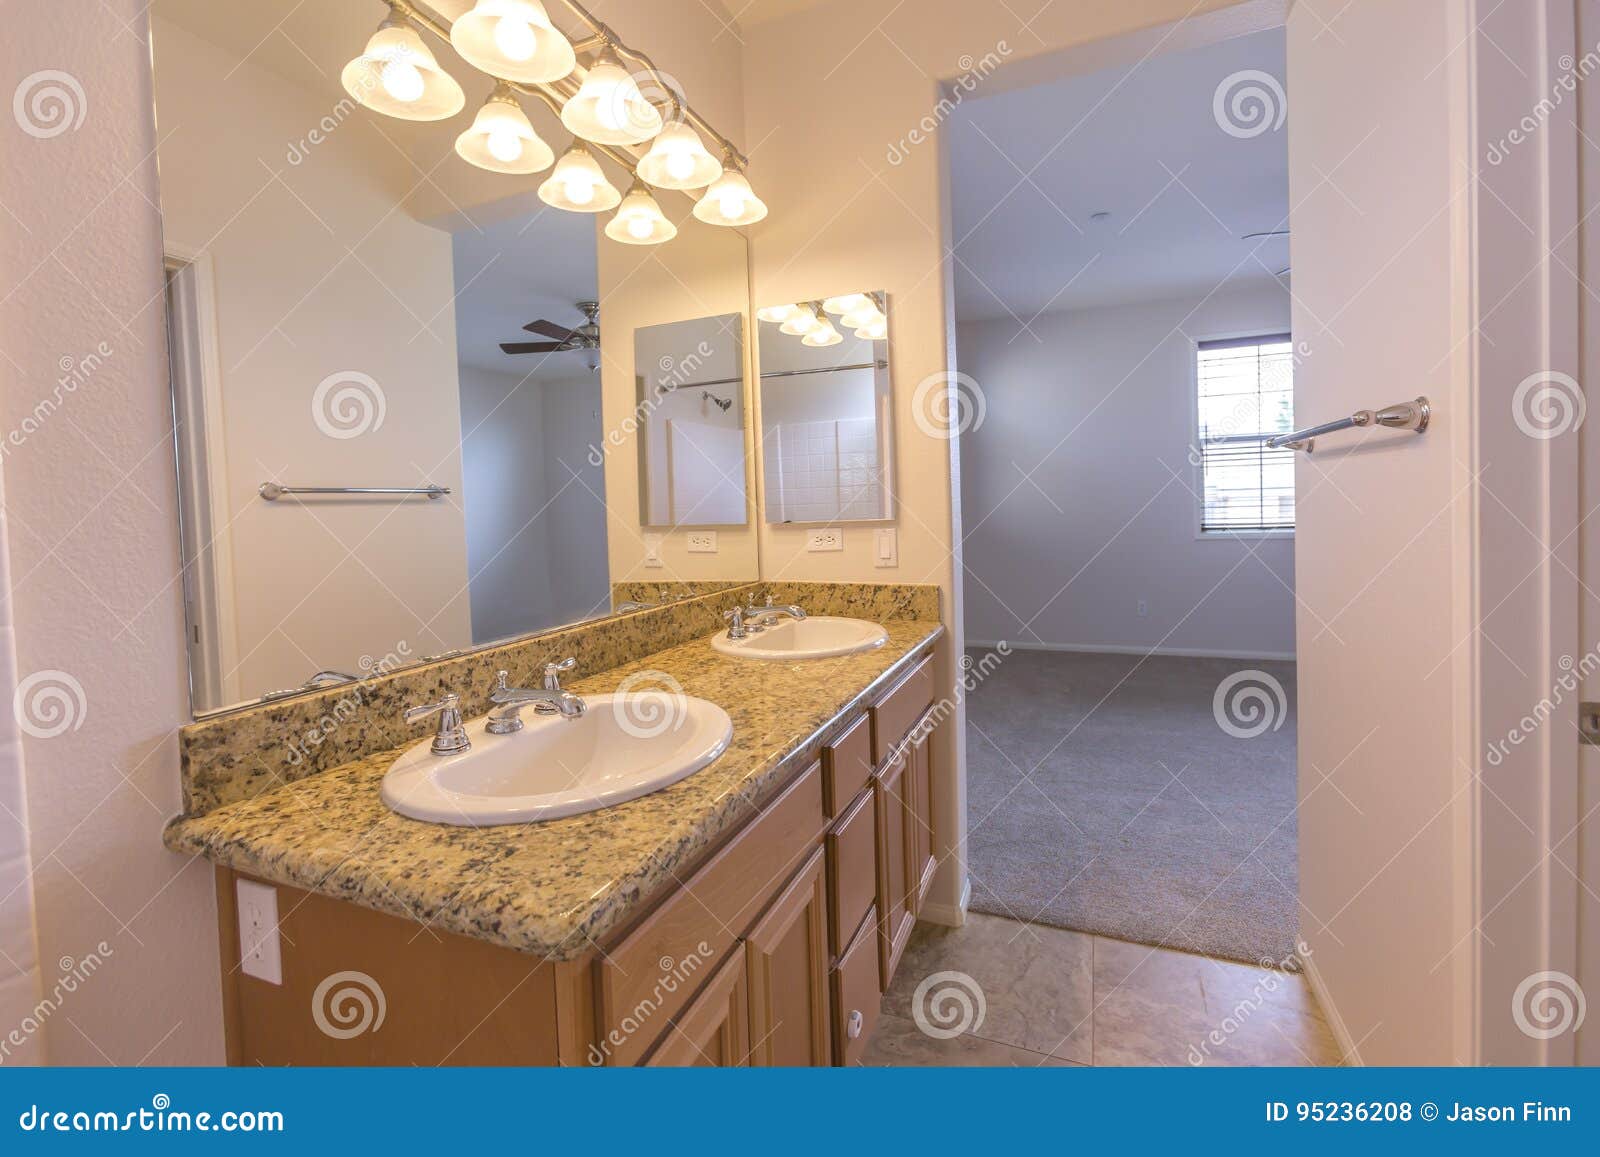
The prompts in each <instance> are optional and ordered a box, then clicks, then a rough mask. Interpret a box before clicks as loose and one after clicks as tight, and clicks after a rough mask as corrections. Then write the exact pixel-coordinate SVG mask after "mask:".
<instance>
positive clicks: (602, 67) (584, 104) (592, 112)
mask: <svg viewBox="0 0 1600 1157" xmlns="http://www.w3.org/2000/svg"><path fill="white" fill-rule="evenodd" d="M561 123H562V124H564V125H566V126H567V128H568V129H569V130H571V132H572V134H573V135H574V136H579V137H582V138H583V139H584V140H586V141H593V142H594V143H595V144H597V145H637V144H640V143H642V142H644V141H648V140H649V139H650V138H651V137H653V136H655V135H656V134H657V133H659V132H660V131H661V114H660V113H659V112H657V111H656V107H655V105H653V104H651V103H650V102H649V101H647V100H645V98H644V94H643V93H642V92H640V91H639V85H638V84H637V83H636V82H635V81H634V79H633V77H631V76H629V75H628V74H627V73H626V72H624V71H623V69H622V66H621V65H620V64H618V63H617V62H616V60H615V59H613V58H611V57H606V56H602V57H601V58H600V59H599V60H597V61H595V64H594V67H593V68H591V69H590V70H589V75H587V76H585V77H584V78H583V84H582V85H580V86H579V88H578V91H577V92H575V93H573V95H572V98H571V99H570V100H568V101H567V103H566V104H565V105H563V106H562V107H561Z"/></svg>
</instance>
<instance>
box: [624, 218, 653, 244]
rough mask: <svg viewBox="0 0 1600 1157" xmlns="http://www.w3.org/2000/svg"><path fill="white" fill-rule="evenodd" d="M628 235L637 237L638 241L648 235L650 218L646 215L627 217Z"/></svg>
mask: <svg viewBox="0 0 1600 1157" xmlns="http://www.w3.org/2000/svg"><path fill="white" fill-rule="evenodd" d="M628 236H630V237H637V238H638V239H639V240H640V241H643V240H644V239H645V238H647V237H649V236H650V219H649V218H648V217H629V218H628Z"/></svg>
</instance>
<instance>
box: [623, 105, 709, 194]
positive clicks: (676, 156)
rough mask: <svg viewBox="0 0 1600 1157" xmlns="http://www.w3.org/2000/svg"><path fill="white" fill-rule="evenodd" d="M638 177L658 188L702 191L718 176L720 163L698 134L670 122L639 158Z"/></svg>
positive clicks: (678, 123) (677, 123)
mask: <svg viewBox="0 0 1600 1157" xmlns="http://www.w3.org/2000/svg"><path fill="white" fill-rule="evenodd" d="M639 176H640V177H642V178H643V179H644V180H646V181H648V182H650V184H652V185H654V186H655V187H656V188H658V189H703V188H704V187H705V186H707V185H709V184H711V182H712V181H715V180H716V179H717V178H718V177H720V176H722V162H721V161H719V160H717V158H715V157H713V156H712V155H711V154H710V153H709V152H707V151H706V145H705V142H704V141H702V140H701V139H700V134H699V133H697V132H695V131H694V129H692V128H691V127H689V126H688V125H686V124H683V123H682V122H680V121H674V122H672V123H671V124H668V125H664V126H662V129H661V131H660V132H659V133H657V134H656V139H655V140H654V141H652V142H651V143H650V151H649V152H647V153H646V154H645V155H644V156H643V157H641V158H640V159H639Z"/></svg>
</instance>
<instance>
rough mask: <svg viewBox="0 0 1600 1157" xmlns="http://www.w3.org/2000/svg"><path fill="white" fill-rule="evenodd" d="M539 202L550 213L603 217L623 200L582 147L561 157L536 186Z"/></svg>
mask: <svg viewBox="0 0 1600 1157" xmlns="http://www.w3.org/2000/svg"><path fill="white" fill-rule="evenodd" d="M539 200H541V201H543V202H544V203H545V204H546V205H549V206H550V207H551V208H553V209H566V210H567V211H568V212H572V213H603V212H605V211H606V210H607V209H615V208H616V207H617V204H618V202H620V201H621V200H622V194H621V193H619V192H617V187H616V186H615V185H613V184H612V183H611V182H610V181H608V180H606V175H605V173H604V171H602V170H601V168H600V163H599V162H598V161H596V160H595V159H594V157H593V156H591V155H590V153H589V150H588V149H586V148H584V147H583V146H582V145H578V144H574V145H573V146H572V147H571V148H569V149H568V150H567V151H566V152H564V153H562V154H561V159H560V160H559V161H557V162H556V167H555V169H554V170H553V171H552V172H551V174H550V176H549V177H548V178H547V179H546V180H545V182H544V184H542V185H540V186H539Z"/></svg>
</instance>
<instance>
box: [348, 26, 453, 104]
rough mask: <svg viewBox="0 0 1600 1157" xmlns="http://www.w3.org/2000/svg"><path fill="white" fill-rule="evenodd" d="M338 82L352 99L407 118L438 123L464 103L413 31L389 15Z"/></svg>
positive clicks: (451, 79)
mask: <svg viewBox="0 0 1600 1157" xmlns="http://www.w3.org/2000/svg"><path fill="white" fill-rule="evenodd" d="M339 83H340V84H342V85H344V90H345V91H346V92H347V93H349V94H350V95H351V96H352V97H353V98H355V100H356V102H357V103H359V104H361V105H363V106H365V107H366V108H370V109H371V110H372V111H373V112H381V113H383V114H385V115H386V116H392V117H398V118H400V119H401V120H408V121H442V120H444V119H446V118H447V117H453V116H455V115H456V113H458V112H460V111H461V108H462V106H463V105H465V104H466V103H467V94H466V93H464V92H462V91H461V86H460V85H459V84H457V83H456V82H455V78H454V77H452V76H451V75H450V74H449V73H448V72H446V71H444V69H442V68H440V67H439V62H438V61H437V60H435V59H434V58H433V53H432V52H430V51H428V46H427V45H426V44H424V43H423V42H422V36H421V34H420V33H418V32H417V30H416V29H415V28H413V27H411V25H410V24H408V23H406V21H405V19H404V18H402V17H400V16H398V15H393V14H391V15H390V17H389V18H388V19H387V20H385V21H384V22H383V23H382V24H380V25H378V30H377V31H376V32H374V33H373V34H372V36H371V38H370V39H369V40H368V41H367V46H366V48H364V49H362V52H361V55H360V56H358V57H356V58H355V59H354V60H352V61H351V62H350V63H349V64H347V65H345V66H344V71H343V72H341V73H340V74H339Z"/></svg>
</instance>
